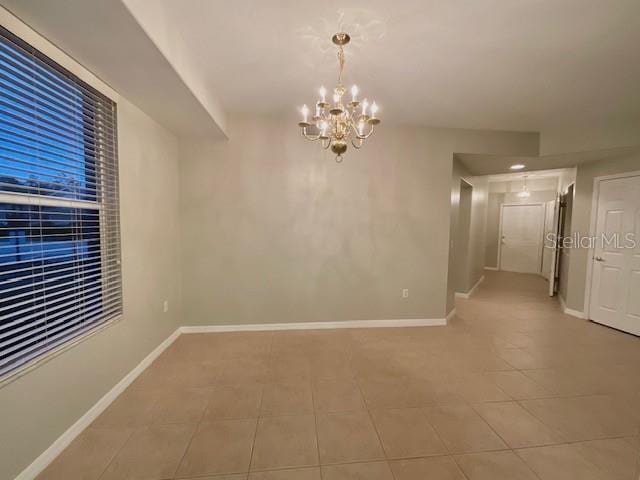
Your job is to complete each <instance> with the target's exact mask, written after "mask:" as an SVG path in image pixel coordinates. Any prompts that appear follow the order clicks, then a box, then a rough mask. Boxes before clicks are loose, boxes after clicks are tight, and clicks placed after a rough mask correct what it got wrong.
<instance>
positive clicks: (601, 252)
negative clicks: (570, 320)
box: [589, 174, 640, 335]
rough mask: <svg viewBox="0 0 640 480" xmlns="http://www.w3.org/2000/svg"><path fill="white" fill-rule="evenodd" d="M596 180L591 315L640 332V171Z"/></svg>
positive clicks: (591, 262)
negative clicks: (639, 172) (629, 174)
mask: <svg viewBox="0 0 640 480" xmlns="http://www.w3.org/2000/svg"><path fill="white" fill-rule="evenodd" d="M596 180H597V181H596V187H595V192H594V199H595V201H594V211H595V219H594V221H593V223H592V227H595V228H592V229H591V232H592V234H593V235H592V237H593V236H595V239H596V241H595V242H594V243H595V245H593V247H594V248H593V249H592V250H591V252H590V253H591V256H590V265H591V290H590V294H589V317H590V318H591V319H592V320H594V321H596V322H598V323H602V324H604V325H608V326H610V327H614V328H617V329H619V330H623V331H625V332H629V333H633V334H635V335H640V241H639V240H640V174H635V175H632V176H626V177H618V178H610V177H602V178H601V179H596Z"/></svg>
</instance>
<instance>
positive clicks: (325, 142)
mask: <svg viewBox="0 0 640 480" xmlns="http://www.w3.org/2000/svg"><path fill="white" fill-rule="evenodd" d="M321 141H322V148H324V149H325V150H327V149H328V148H329V147H330V146H331V139H330V138H327V139H322V140H321Z"/></svg>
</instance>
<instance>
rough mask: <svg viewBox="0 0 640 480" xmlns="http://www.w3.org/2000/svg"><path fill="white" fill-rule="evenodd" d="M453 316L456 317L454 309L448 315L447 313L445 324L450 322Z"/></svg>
mask: <svg viewBox="0 0 640 480" xmlns="http://www.w3.org/2000/svg"><path fill="white" fill-rule="evenodd" d="M455 316H456V309H455V308H454V309H453V310H451V311H450V312H449V313H447V319H446V320H447V322H449V320H451V319H452V318H453V317H455Z"/></svg>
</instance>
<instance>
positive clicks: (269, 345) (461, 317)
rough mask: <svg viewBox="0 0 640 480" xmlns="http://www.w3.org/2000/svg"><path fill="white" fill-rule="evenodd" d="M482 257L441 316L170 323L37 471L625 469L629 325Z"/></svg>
mask: <svg viewBox="0 0 640 480" xmlns="http://www.w3.org/2000/svg"><path fill="white" fill-rule="evenodd" d="M545 288H546V283H545V282H544V281H543V280H542V279H541V278H539V277H536V276H531V275H517V274H506V273H497V272H495V273H494V272H490V273H489V274H488V275H487V279H486V281H485V282H484V283H483V284H482V285H481V287H480V288H479V289H478V291H477V293H476V294H474V296H473V297H472V298H471V299H469V300H463V301H459V302H458V305H457V309H458V314H457V316H456V317H455V318H454V319H453V320H452V321H451V322H450V324H449V325H448V326H446V327H427V328H397V329H395V328H388V329H362V330H324V331H286V332H251V333H222V334H190V335H183V336H181V337H180V338H179V339H178V340H177V341H176V342H175V343H174V344H173V345H172V346H171V347H170V348H169V349H168V350H167V351H166V352H165V353H164V354H163V355H162V356H161V357H160V358H159V359H158V360H157V361H156V362H154V364H153V365H152V366H151V367H149V368H148V369H147V370H146V371H145V372H144V373H143V374H142V375H141V376H140V377H139V378H138V379H137V380H136V381H135V382H134V384H133V385H131V387H130V388H129V389H127V391H126V392H124V393H123V394H122V395H121V396H120V397H119V398H118V399H117V400H116V401H115V402H114V403H113V404H112V405H111V406H110V407H109V408H108V409H107V411H105V412H104V413H103V414H102V415H101V416H100V417H99V418H98V419H97V420H96V421H95V422H94V424H93V425H92V426H91V427H90V428H88V429H87V430H86V431H85V432H83V433H82V434H81V435H80V436H79V437H78V438H77V439H76V440H75V441H74V442H73V443H72V444H71V445H70V446H69V447H68V448H67V449H66V450H65V451H64V452H63V453H62V455H60V456H59V457H58V458H57V459H56V460H55V461H54V462H53V463H52V464H51V465H50V466H49V467H48V468H47V469H46V470H45V471H44V472H43V473H42V475H41V476H40V477H39V478H41V479H65V480H68V479H73V480H76V479H81V480H91V479H104V480H108V479H122V480H133V479H146V480H159V479H181V478H198V479H201V480H205V479H208V480H320V479H323V480H423V479H434V480H437V479H443V480H464V479H468V480H483V479H490V480H500V479H505V480H507V479H508V480H518V479H541V480H554V479H561V480H573V479H580V480H590V479H611V480H618V479H619V480H636V479H637V478H638V462H639V458H638V457H639V451H640V440H639V428H640V339H639V338H636V337H633V336H631V335H627V334H624V333H620V332H617V331H615V330H611V329H608V328H605V327H602V326H599V325H596V324H594V323H589V322H586V321H584V320H579V319H576V318H573V317H569V316H566V315H563V314H561V313H560V311H559V308H558V304H557V301H556V300H553V299H549V297H547V296H546V295H545Z"/></svg>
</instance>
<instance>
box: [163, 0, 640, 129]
mask: <svg viewBox="0 0 640 480" xmlns="http://www.w3.org/2000/svg"><path fill="white" fill-rule="evenodd" d="M157 1H162V2H164V7H165V8H167V9H168V10H169V15H168V18H170V19H171V25H169V28H175V29H177V31H179V32H180V33H181V35H182V37H183V39H184V41H185V44H186V45H188V46H189V47H190V49H191V50H192V53H193V55H194V56H195V58H196V59H197V62H198V64H199V67H200V68H201V69H202V72H203V75H204V78H205V79H206V81H207V82H210V83H211V85H212V87H213V90H214V91H215V92H216V94H217V95H218V96H219V98H220V99H221V101H222V103H223V106H224V107H225V109H226V110H227V111H228V112H237V111H242V112H246V111H259V112H269V113H272V112H291V111H292V110H293V109H294V108H295V106H299V105H301V104H302V103H308V104H309V103H312V102H313V101H314V99H315V98H314V97H315V92H316V91H317V88H318V87H319V86H320V84H324V85H325V86H327V87H332V86H333V85H334V83H335V73H336V62H335V58H334V55H335V52H334V50H333V48H332V46H331V44H330V36H331V34H333V33H335V31H337V30H338V25H339V22H340V18H342V21H343V24H344V28H345V30H347V31H348V32H349V33H351V34H352V35H353V36H354V41H353V42H352V45H349V47H348V48H347V67H346V68H347V70H346V78H347V80H348V82H349V83H351V82H356V83H357V84H358V85H359V86H360V87H361V89H362V90H363V91H364V92H363V93H364V95H366V96H368V97H369V98H374V99H376V100H377V101H378V102H379V103H380V104H381V106H382V112H381V113H382V115H383V117H384V118H385V119H387V120H392V121H394V122H403V123H414V124H422V125H430V126H447V127H460V128H482V129H506V130H523V131H539V130H542V129H549V128H554V127H560V126H576V125H577V126H580V125H587V124H589V125H593V124H600V125H602V124H610V123H625V122H629V121H636V120H638V119H640V88H639V85H640V1H638V0H606V1H605V0H560V1H559V0H482V1H478V0H438V1H434V0H393V1H391V0H367V1H351V0H340V1H337V0H324V1H323V2H321V3H314V2H301V1H295V0H269V1H256V0H234V1H228V0H180V1H177V0H157Z"/></svg>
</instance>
